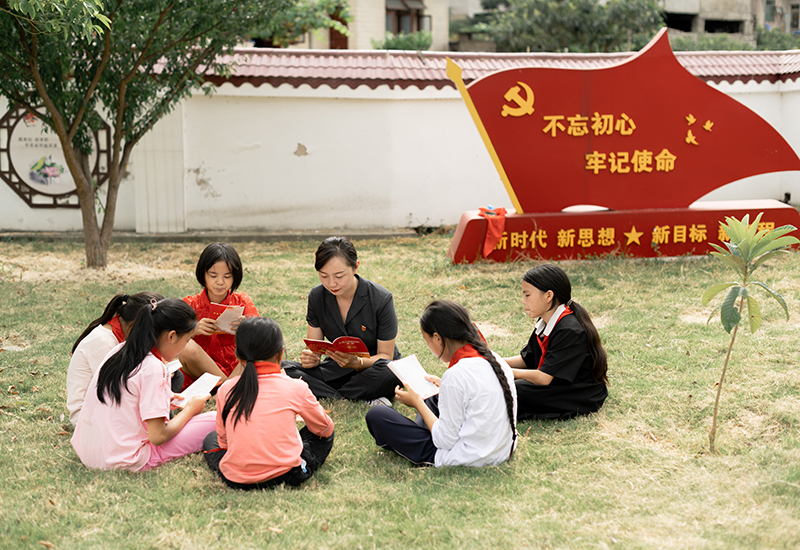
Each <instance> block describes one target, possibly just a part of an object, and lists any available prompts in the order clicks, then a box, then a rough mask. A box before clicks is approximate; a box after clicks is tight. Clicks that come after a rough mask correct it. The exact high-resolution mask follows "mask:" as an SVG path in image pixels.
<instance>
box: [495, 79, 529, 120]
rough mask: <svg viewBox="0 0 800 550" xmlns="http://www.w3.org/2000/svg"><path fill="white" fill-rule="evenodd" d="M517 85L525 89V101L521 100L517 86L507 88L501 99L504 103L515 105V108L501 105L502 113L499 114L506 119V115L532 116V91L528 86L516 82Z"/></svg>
mask: <svg viewBox="0 0 800 550" xmlns="http://www.w3.org/2000/svg"><path fill="white" fill-rule="evenodd" d="M517 84H519V86H522V87H523V88H524V89H525V96H526V98H527V99H522V96H520V95H519V91H520V88H519V86H512V87H511V88H509V89H508V91H507V92H506V95H504V96H503V97H504V98H505V100H506V101H511V102H514V103H516V104H517V106H516V107H510V106H508V105H503V112H502V113H501V114H502V115H503V116H504V117H507V116H508V115H511V116H523V115H530V114H533V90H531V88H530V86H528V85H527V84H525V83H524V82H517Z"/></svg>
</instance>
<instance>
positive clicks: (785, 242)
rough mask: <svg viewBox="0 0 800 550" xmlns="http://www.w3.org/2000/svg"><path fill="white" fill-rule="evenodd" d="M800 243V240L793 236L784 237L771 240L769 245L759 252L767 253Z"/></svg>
mask: <svg viewBox="0 0 800 550" xmlns="http://www.w3.org/2000/svg"><path fill="white" fill-rule="evenodd" d="M798 243H800V239H798V238H797V237H793V236H786V237H779V238H777V239H775V240H772V241H771V242H770V243H767V245H766V246H764V248H763V249H762V250H761V252H762V253H763V252H769V251H770V250H775V249H777V248H784V247H787V246H792V245H793V244H798Z"/></svg>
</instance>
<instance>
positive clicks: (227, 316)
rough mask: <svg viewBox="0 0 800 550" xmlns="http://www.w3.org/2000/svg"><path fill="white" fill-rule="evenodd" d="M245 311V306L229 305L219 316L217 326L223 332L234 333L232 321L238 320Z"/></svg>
mask: <svg viewBox="0 0 800 550" xmlns="http://www.w3.org/2000/svg"><path fill="white" fill-rule="evenodd" d="M242 313H244V306H228V307H226V308H225V311H223V312H222V313H220V314H219V317H217V326H218V327H219V329H220V330H221V331H222V332H225V333H227V334H233V333H234V332H233V329H232V327H231V323H232V322H233V321H235V320H237V319H238V318H239V317H241V316H242Z"/></svg>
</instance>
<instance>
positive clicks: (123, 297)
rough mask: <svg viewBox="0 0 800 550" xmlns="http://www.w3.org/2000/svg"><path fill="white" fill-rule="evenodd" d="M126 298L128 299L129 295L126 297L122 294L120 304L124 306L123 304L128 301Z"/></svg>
mask: <svg viewBox="0 0 800 550" xmlns="http://www.w3.org/2000/svg"><path fill="white" fill-rule="evenodd" d="M128 298H130V296H129V295H127V294H123V295H122V304H123V305H125V303H126V302H127V301H128Z"/></svg>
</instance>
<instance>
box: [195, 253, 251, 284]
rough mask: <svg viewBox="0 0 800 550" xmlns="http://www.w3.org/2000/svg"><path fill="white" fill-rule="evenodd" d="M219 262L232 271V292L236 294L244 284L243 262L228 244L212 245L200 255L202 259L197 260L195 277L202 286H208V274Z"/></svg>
mask: <svg viewBox="0 0 800 550" xmlns="http://www.w3.org/2000/svg"><path fill="white" fill-rule="evenodd" d="M219 261H223V262H225V263H226V264H228V269H230V270H231V274H232V275H233V285H232V286H231V292H235V291H236V289H237V288H239V285H240V284H241V283H242V260H241V259H240V258H239V253H238V252H236V249H235V248H233V247H232V246H231V245H229V244H228V243H211V244H210V245H208V246H207V247H206V248H205V249H204V250H203V253H202V254H200V259H199V260H197V269H195V276H196V277H197V282H198V283H200V286H202V287H204V288H205V286H206V272H207V271H208V270H209V269H211V268H212V267H213V265H214V264H215V263H217V262H219Z"/></svg>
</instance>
